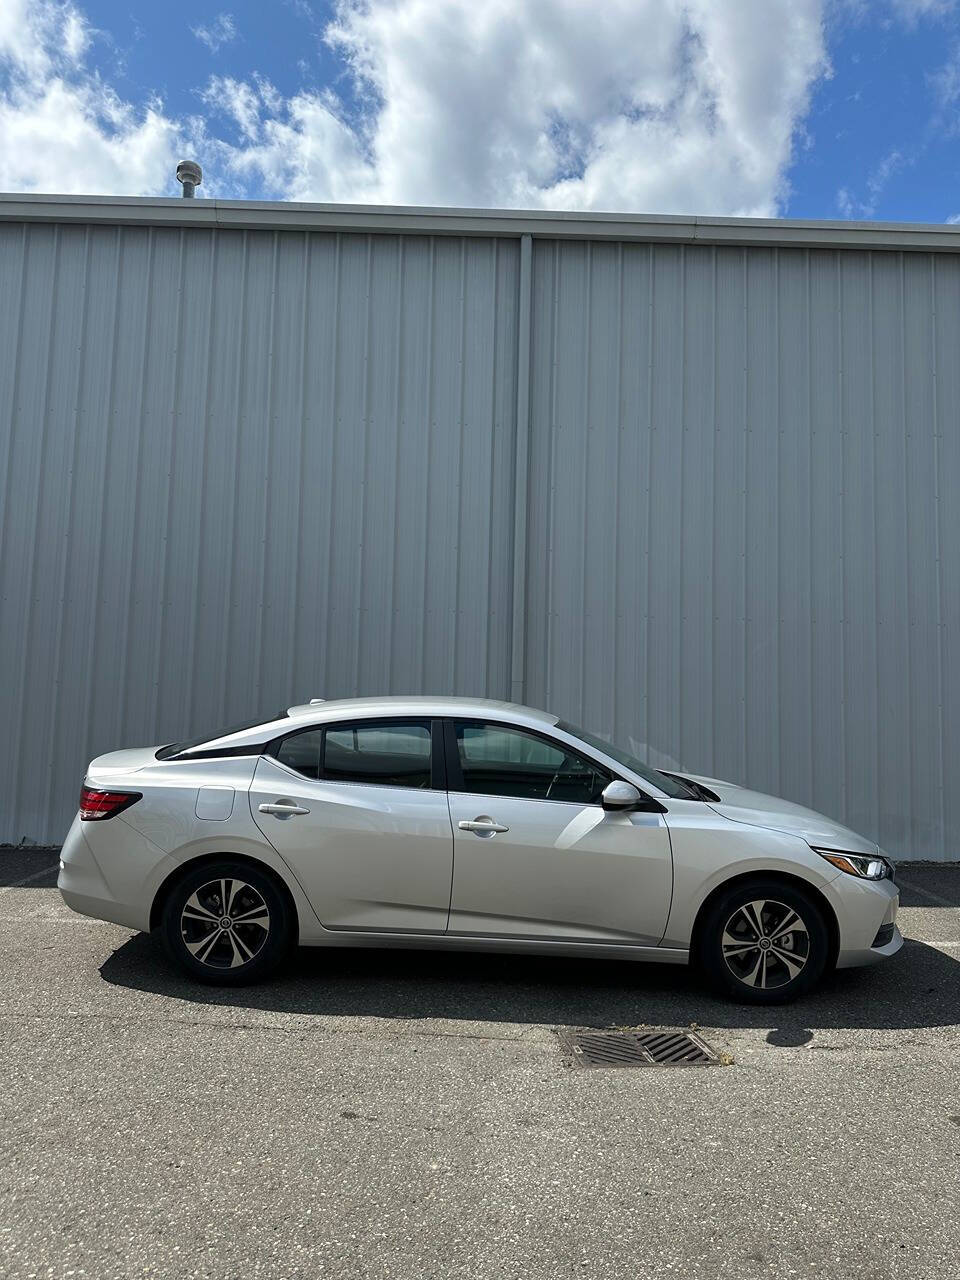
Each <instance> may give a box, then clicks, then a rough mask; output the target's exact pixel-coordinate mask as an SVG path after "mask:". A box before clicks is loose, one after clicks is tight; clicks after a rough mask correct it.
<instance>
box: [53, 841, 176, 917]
mask: <svg viewBox="0 0 960 1280" xmlns="http://www.w3.org/2000/svg"><path fill="white" fill-rule="evenodd" d="M89 825H94V826H96V827H97V828H98V831H97V836H98V838H99V839H100V840H106V842H107V850H106V852H107V853H108V855H109V854H110V853H111V846H113V845H114V844H117V845H119V846H120V847H121V848H122V851H123V857H122V860H120V861H119V862H118V860H117V859H116V858H114V857H112V856H107V857H102V858H101V859H98V858H97V856H96V854H95V853H94V850H93V847H92V846H91V844H90V841H89V840H88V839H87V835H86V831H85V828H86V827H87V826H89ZM107 827H109V828H110V830H109V832H107V830H106V829H107ZM164 861H166V860H165V859H164V856H163V854H161V853H160V851H159V850H158V849H156V848H155V847H154V846H153V845H151V844H150V842H149V841H147V840H145V838H144V837H143V836H141V835H140V834H139V832H137V831H134V830H133V828H132V827H130V826H129V825H128V824H127V823H125V822H123V820H122V818H119V817H118V818H111V819H109V820H108V821H107V822H103V823H95V824H88V823H83V822H81V821H80V818H79V817H76V818H74V820H73V823H72V825H71V827H70V830H69V831H68V832H67V838H66V840H65V841H64V842H63V848H62V850H61V851H60V875H59V876H58V878H57V888H58V889H59V890H60V896H61V897H62V898H63V900H64V902H65V903H66V904H67V906H68V907H69V908H70V909H71V911H76V912H78V913H79V914H80V915H84V916H94V917H95V918H96V919H98V920H109V921H110V922H111V923H112V924H121V925H124V926H125V927H126V928H128V929H140V930H144V931H145V930H147V929H149V928H150V909H149V903H150V901H151V900H152V898H151V895H150V894H149V893H144V889H145V887H146V885H147V883H148V882H149V881H150V880H152V879H153V878H155V876H156V874H157V871H158V868H159V866H160V864H162V863H163V862H164ZM172 865H173V864H172V863H171V866H172ZM107 868H112V870H109V869H107Z"/></svg>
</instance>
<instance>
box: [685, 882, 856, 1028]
mask: <svg viewBox="0 0 960 1280" xmlns="http://www.w3.org/2000/svg"><path fill="white" fill-rule="evenodd" d="M698 944H699V945H698V955H699V960H700V964H701V967H702V969H703V970H704V973H705V975H706V976H707V978H708V979H709V981H710V982H711V983H712V984H713V985H714V986H715V987H716V988H718V989H719V990H720V991H721V992H723V993H724V994H726V995H729V996H733V998H734V999H736V1000H739V1001H741V1002H744V1003H749V1004H781V1003H784V1002H786V1001H788V1000H795V999H796V998H797V997H798V996H802V995H804V994H805V993H806V992H808V991H810V990H811V989H812V988H813V987H814V986H815V985H816V983H817V982H819V981H820V979H821V978H822V977H823V975H824V973H825V971H826V969H827V966H828V965H829V963H830V950H831V949H830V932H829V930H828V928H827V923H826V920H825V919H824V916H823V911H822V909H821V908H820V907H819V906H818V904H817V902H816V901H815V900H814V898H813V896H812V895H811V894H809V893H806V892H805V891H804V890H803V889H801V888H799V887H795V886H794V885H792V884H788V883H787V882H785V881H781V880H776V879H763V878H761V877H757V878H755V879H751V880H747V881H741V882H740V883H739V884H737V885H735V886H734V887H733V888H732V889H730V890H729V891H728V892H726V893H722V894H720V895H719V897H718V898H717V899H716V900H715V901H714V902H713V904H712V905H711V907H710V908H709V910H708V912H707V915H706V917H705V918H704V920H703V922H702V926H701V928H700V931H699V938H698Z"/></svg>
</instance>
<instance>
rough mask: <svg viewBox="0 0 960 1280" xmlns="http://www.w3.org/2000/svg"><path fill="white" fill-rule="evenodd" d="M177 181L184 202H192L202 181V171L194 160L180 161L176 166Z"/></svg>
mask: <svg viewBox="0 0 960 1280" xmlns="http://www.w3.org/2000/svg"><path fill="white" fill-rule="evenodd" d="M177 181H178V182H179V183H181V184H182V186H183V198H184V200H192V199H193V197H194V195H195V194H196V190H197V187H199V185H200V183H201V182H202V181H203V170H202V169H201V168H200V166H199V165H198V164H197V162H196V161H195V160H181V161H180V163H179V164H178V165H177Z"/></svg>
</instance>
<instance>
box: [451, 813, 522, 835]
mask: <svg viewBox="0 0 960 1280" xmlns="http://www.w3.org/2000/svg"><path fill="white" fill-rule="evenodd" d="M457 826H458V827H459V828H460V830H461V831H473V832H475V833H476V834H477V835H478V836H496V835H502V834H503V832H504V831H509V830H510V828H509V827H504V826H501V824H500V823H499V822H494V820H493V819H492V818H485V817H481V818H474V820H473V822H458V823H457Z"/></svg>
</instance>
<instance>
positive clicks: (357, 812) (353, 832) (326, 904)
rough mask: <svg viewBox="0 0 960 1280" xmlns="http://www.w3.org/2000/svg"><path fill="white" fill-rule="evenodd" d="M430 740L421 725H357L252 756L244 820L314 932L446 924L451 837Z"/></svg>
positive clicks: (307, 734)
mask: <svg viewBox="0 0 960 1280" xmlns="http://www.w3.org/2000/svg"><path fill="white" fill-rule="evenodd" d="M436 736H437V740H438V752H439V738H440V731H439V724H438V727H437V735H436ZM432 738H433V733H432V730H431V722H430V721H429V720H415V721H414V720H404V721H398V720H391V721H386V720H384V721H370V720H357V721H351V722H350V723H349V724H331V725H327V726H322V727H318V728H312V729H306V730H300V731H299V732H297V733H294V734H291V735H290V736H289V737H287V738H285V739H284V740H283V742H282V743H281V744H280V745H279V747H278V748H277V749H276V753H275V758H274V757H271V756H267V755H264V756H261V757H260V761H259V763H258V765H257V769H256V773H255V774H254V777H253V782H252V784H251V787H250V807H251V810H252V813H253V818H254V821H255V822H256V823H257V826H258V827H259V828H260V830H261V831H262V832H263V834H264V836H265V837H266V838H267V840H269V841H270V843H271V844H272V845H273V847H274V848H275V849H276V850H277V852H278V853H279V854H280V856H281V857H282V858H283V859H284V860H285V861H286V862H287V863H288V864H289V865H290V867H291V868H292V869H293V871H294V873H295V874H296V876H297V878H298V879H299V881H300V883H301V884H302V885H303V887H304V890H305V892H306V894H307V896H308V898H309V899H310V901H311V903H312V904H313V908H314V910H315V911H316V913H317V915H318V916H319V918H320V921H321V923H322V924H323V925H324V926H325V927H326V928H328V929H359V930H377V931H380V930H391V931H394V932H397V931H400V932H404V933H442V932H443V931H444V929H445V928H446V925H447V914H448V911H449V906H450V877H451V872H452V866H453V836H452V832H451V827H450V812H449V808H448V806H447V795H446V792H445V790H444V789H443V775H442V772H441V771H440V770H439V769H438V767H437V763H436V761H435V760H434V758H433V753H432Z"/></svg>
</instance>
